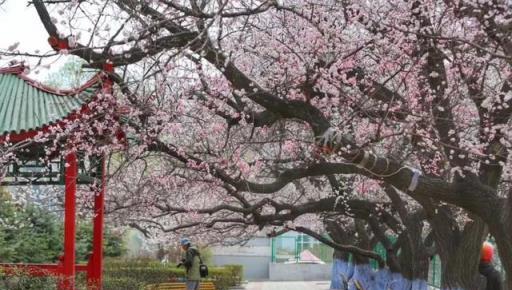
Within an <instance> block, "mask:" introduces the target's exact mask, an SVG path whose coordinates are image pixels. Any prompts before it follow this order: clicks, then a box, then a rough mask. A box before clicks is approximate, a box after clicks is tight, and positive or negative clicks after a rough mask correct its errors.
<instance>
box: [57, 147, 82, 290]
mask: <svg viewBox="0 0 512 290" xmlns="http://www.w3.org/2000/svg"><path fill="white" fill-rule="evenodd" d="M77 163H78V162H77V157H76V153H75V152H71V153H69V154H68V155H66V168H65V179H64V180H65V191H66V193H65V197H64V257H63V259H62V275H63V281H62V283H60V285H59V289H61V290H74V289H75V260H76V257H75V237H76V234H75V233H76V178H77V174H78V166H77V165H78V164H77Z"/></svg>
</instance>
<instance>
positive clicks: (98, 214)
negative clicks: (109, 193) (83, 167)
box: [87, 158, 106, 290]
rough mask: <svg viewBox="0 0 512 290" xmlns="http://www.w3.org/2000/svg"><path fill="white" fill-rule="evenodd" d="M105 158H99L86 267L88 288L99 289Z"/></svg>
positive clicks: (101, 261) (101, 265) (101, 274)
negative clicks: (98, 176) (90, 251)
mask: <svg viewBox="0 0 512 290" xmlns="http://www.w3.org/2000/svg"><path fill="white" fill-rule="evenodd" d="M105 171H106V168H105V158H102V160H101V184H100V187H99V191H98V192H96V194H95V196H94V223H93V237H92V255H91V258H90V260H89V265H88V269H87V282H88V285H89V289H91V290H99V289H101V288H102V281H103V216H104V212H105V186H106V172H105Z"/></svg>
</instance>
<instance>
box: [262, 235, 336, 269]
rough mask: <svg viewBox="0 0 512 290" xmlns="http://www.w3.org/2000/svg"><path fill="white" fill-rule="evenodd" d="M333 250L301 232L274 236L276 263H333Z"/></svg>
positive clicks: (273, 248)
mask: <svg viewBox="0 0 512 290" xmlns="http://www.w3.org/2000/svg"><path fill="white" fill-rule="evenodd" d="M333 252H334V250H333V249H332V248H331V247H329V246H327V245H325V244H323V243H321V242H319V241H318V240H316V239H314V238H312V237H310V236H308V235H304V234H300V233H287V234H284V235H281V236H279V237H275V238H272V262H274V263H318V262H323V263H332V260H333Z"/></svg>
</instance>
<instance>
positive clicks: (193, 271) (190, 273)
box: [178, 238, 201, 290]
mask: <svg viewBox="0 0 512 290" xmlns="http://www.w3.org/2000/svg"><path fill="white" fill-rule="evenodd" d="M180 244H181V249H182V250H183V252H184V255H183V259H182V260H181V263H180V264H178V267H180V266H181V265H183V266H185V270H186V274H187V283H186V284H187V290H199V281H200V280H201V274H200V272H199V265H200V264H201V259H200V258H199V255H200V254H199V250H198V249H197V248H196V247H193V246H192V244H191V242H190V240H189V239H186V238H184V239H181V241H180Z"/></svg>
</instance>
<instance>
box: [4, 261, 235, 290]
mask: <svg viewBox="0 0 512 290" xmlns="http://www.w3.org/2000/svg"><path fill="white" fill-rule="evenodd" d="M242 272H243V268H242V266H240V265H228V266H225V267H210V268H209V277H208V279H207V280H210V281H213V282H214V283H215V286H216V287H217V289H218V290H227V289H229V288H230V287H232V286H235V285H238V284H240V282H241V279H242ZM173 281H177V282H181V281H185V270H184V269H183V268H176V266H175V265H170V264H161V263H159V262H154V261H133V260H127V261H119V260H113V261H106V262H105V270H104V273H103V289H104V290H140V289H142V288H143V287H144V285H148V284H157V283H165V282H173ZM55 282H56V280H55V279H54V278H32V277H27V276H25V275H23V274H22V273H20V274H19V275H16V276H15V277H12V276H9V277H7V276H5V275H2V273H0V290H3V289H12V290H22V289H23V290H29V289H30V290H32V289H33V290H54V289H56V286H55V284H56V283H55ZM77 289H80V290H82V289H86V278H85V274H84V273H80V274H78V275H77Z"/></svg>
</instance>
